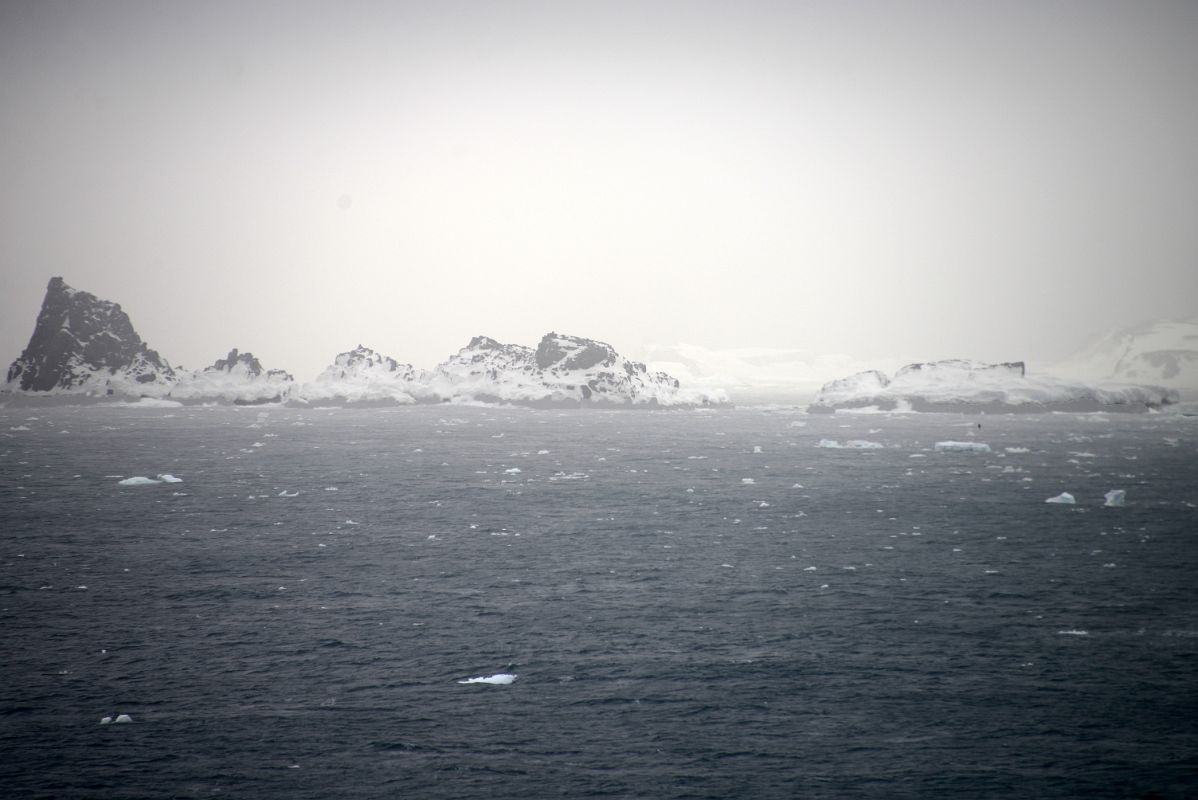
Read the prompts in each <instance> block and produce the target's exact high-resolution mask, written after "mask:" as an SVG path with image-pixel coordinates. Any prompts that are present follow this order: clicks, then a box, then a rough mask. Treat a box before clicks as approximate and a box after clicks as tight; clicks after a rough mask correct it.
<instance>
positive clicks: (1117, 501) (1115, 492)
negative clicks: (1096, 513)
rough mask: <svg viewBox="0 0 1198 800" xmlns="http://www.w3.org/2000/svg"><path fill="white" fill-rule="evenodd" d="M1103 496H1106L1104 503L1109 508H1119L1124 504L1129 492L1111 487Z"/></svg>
mask: <svg viewBox="0 0 1198 800" xmlns="http://www.w3.org/2000/svg"><path fill="white" fill-rule="evenodd" d="M1103 497H1105V498H1106V502H1105V503H1103V505H1104V506H1106V507H1108V508H1117V507H1119V506H1121V505H1123V502H1124V500H1125V499H1126V497H1127V492H1126V491H1124V490H1123V489H1111V490H1110V491H1109V492H1107V493H1106V494H1105V495H1103Z"/></svg>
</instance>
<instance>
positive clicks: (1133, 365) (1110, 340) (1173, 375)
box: [1053, 318, 1198, 397]
mask: <svg viewBox="0 0 1198 800" xmlns="http://www.w3.org/2000/svg"><path fill="white" fill-rule="evenodd" d="M1053 371H1054V372H1055V373H1058V374H1060V375H1065V376H1068V377H1070V378H1078V379H1082V380H1096V381H1108V382H1109V381H1117V382H1124V383H1139V382H1141V381H1143V382H1148V383H1152V384H1158V385H1161V386H1166V387H1169V388H1172V389H1178V390H1181V391H1182V392H1185V393H1186V394H1187V396H1190V397H1193V396H1198V318H1192V319H1181V320H1155V321H1152V322H1144V323H1141V324H1139V325H1132V326H1129V327H1125V328H1117V329H1114V330H1111V331H1107V332H1106V333H1104V334H1101V335H1099V336H1096V337H1095V338H1094V339H1092V340H1091V341H1090V342H1089V343H1087V344H1086V345H1084V346H1083V347H1081V348H1080V349H1079V350H1077V351H1076V352H1075V353H1074V354H1073V355H1071V356H1070V357H1069V358H1067V359H1065V360H1064V361H1063V362H1061V363H1059V364H1056V365H1055V366H1054V367H1053Z"/></svg>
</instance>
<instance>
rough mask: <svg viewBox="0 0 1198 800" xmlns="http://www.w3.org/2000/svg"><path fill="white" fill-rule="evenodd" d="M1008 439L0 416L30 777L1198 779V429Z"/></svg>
mask: <svg viewBox="0 0 1198 800" xmlns="http://www.w3.org/2000/svg"><path fill="white" fill-rule="evenodd" d="M982 423H983V427H982V428H981V429H980V430H979V429H978V428H977V427H976V419H974V418H969V417H963V416H956V415H906V416H904V415H895V416H885V415H853V416H842V415H838V416H830V417H808V416H805V415H802V414H799V413H796V412H794V411H792V410H787V409H763V408H759V409H743V410H728V411H718V412H706V413H699V412H660V413H657V412H654V413H646V412H615V411H594V410H580V411H544V410H539V411H532V410H519V409H499V408H473V407H453V406H441V407H421V408H407V409H396V410H380V409H371V410H344V409H342V410H320V409H313V410H294V409H282V408H278V409H274V408H272V409H251V408H241V409H236V408H145V407H120V406H111V407H91V408H60V409H46V410H29V409H0V531H2V533H0V626H2V629H0V630H2V634H3V660H2V663H0V787H2V788H0V794H3V796H5V797H14V798H41V797H45V798H100V797H112V798H118V797H119V798H175V797H184V798H191V797H236V798H342V797H344V798H423V797H430V798H527V797H549V798H586V797H617V798H618V797H645V798H674V797H677V798H682V797H691V798H726V797H737V798H756V797H762V798H765V797H771V798H772V797H779V798H780V797H877V798H892V797H917V798H927V797H1029V798H1052V797H1187V796H1194V795H1195V794H1198V680H1196V678H1198V676H1196V673H1195V667H1196V665H1198V659H1196V655H1198V582H1196V580H1195V577H1196V575H1198V572H1196V567H1198V509H1196V508H1195V504H1198V458H1196V454H1198V424H1196V423H1198V420H1194V419H1187V418H1182V417H1168V416H1165V415H1110V416H1106V415H1091V416H1087V415H1051V414H1050V415H1043V416H988V417H983V418H982ZM822 439H835V440H837V441H840V442H845V441H848V440H855V439H861V440H868V441H872V442H877V443H879V444H882V445H884V446H883V447H881V448H876V449H868V450H854V449H831V448H822V447H819V446H818V444H819V442H820V441H821V440H822ZM947 439H956V440H972V441H981V442H986V443H988V444H989V445H990V446H991V448H992V452H990V453H937V452H935V451H934V450H933V449H932V448H933V444H934V443H935V442H937V441H941V440H947ZM1006 448H1016V451H1015V452H1008V451H1007V450H1006ZM1024 448H1026V452H1023V451H1022V450H1023V449H1024ZM755 449H759V450H760V452H755ZM158 473H171V474H174V475H176V476H178V477H179V478H181V479H182V482H180V483H161V484H155V485H146V486H122V485H120V484H119V483H118V480H120V478H122V477H128V476H135V475H146V476H150V477H153V476H154V475H156V474H158ZM1112 488H1121V489H1125V490H1126V491H1127V505H1126V506H1125V507H1123V508H1104V507H1103V505H1102V501H1103V494H1104V493H1105V492H1106V491H1107V490H1109V489H1112ZM1062 491H1068V492H1071V493H1072V494H1073V495H1074V496H1075V497H1076V498H1077V503H1076V505H1073V506H1068V505H1053V504H1046V503H1045V502H1044V500H1045V499H1046V498H1048V497H1050V496H1053V495H1057V494H1059V493H1060V492H1062ZM504 671H510V672H514V673H516V674H517V675H518V678H517V680H516V681H515V682H514V683H512V684H510V685H507V686H491V685H463V684H459V683H458V681H460V680H463V679H466V678H469V677H473V676H480V675H489V674H492V673H496V672H504ZM120 713H126V714H129V715H131V717H132V719H133V722H132V723H131V724H121V725H117V724H113V725H100V720H101V718H102V717H105V716H114V715H116V714H120Z"/></svg>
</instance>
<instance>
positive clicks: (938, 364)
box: [879, 358, 1027, 385]
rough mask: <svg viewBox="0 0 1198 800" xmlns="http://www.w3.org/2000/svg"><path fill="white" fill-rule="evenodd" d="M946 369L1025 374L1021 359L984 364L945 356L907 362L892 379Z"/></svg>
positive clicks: (988, 373) (1013, 375) (1010, 375)
mask: <svg viewBox="0 0 1198 800" xmlns="http://www.w3.org/2000/svg"><path fill="white" fill-rule="evenodd" d="M946 371H956V372H960V373H969V374H972V375H1000V374H1001V375H1007V376H1009V377H1013V378H1022V377H1025V376H1026V375H1027V367H1026V366H1025V365H1024V363H1023V362H1022V361H1000V362H999V363H997V364H985V363H981V362H978V361H968V360H966V359H963V358H946V359H944V360H943V361H920V362H917V363H915V364H908V365H907V366H905V367H903V368H902V369H900V370H899V371H898V372H896V373H895V374H894V379H895V380H898V379H899V378H902V377H903V376H904V375H911V374H912V373H918V372H939V373H944V372H946ZM879 374H880V373H879ZM883 385H885V384H883Z"/></svg>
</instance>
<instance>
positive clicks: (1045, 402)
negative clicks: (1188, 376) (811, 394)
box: [808, 359, 1177, 412]
mask: <svg viewBox="0 0 1198 800" xmlns="http://www.w3.org/2000/svg"><path fill="white" fill-rule="evenodd" d="M1176 401H1177V392H1175V391H1173V390H1170V389H1166V388H1163V387H1159V386H1134V385H1122V386H1116V385H1111V386H1091V385H1088V384H1084V383H1079V382H1075V381H1066V380H1062V379H1060V378H1055V377H1052V376H1049V375H1040V376H1028V375H1027V374H1026V369H1025V367H1024V364H1023V362H1021V361H1016V362H1007V363H1002V364H985V363H981V362H977V361H967V360H961V359H952V360H947V361H932V362H927V363H919V364H909V365H907V366H905V367H903V368H902V369H900V370H899V371H898V372H897V373H895V376H894V378H891V379H888V378H887V377H886V376H885V375H884V374H882V373H880V372H877V371H872V370H871V371H869V372H862V373H858V374H857V375H851V376H849V377H847V378H842V379H840V380H836V381H832V382H831V383H828V384H826V385H825V386H824V387H823V388H822V389H820V391H819V393H818V394H817V395H816V396H815V400H814V401H813V402H812V404H811V405H810V407H809V409H808V410H809V411H812V412H832V411H836V410H838V409H852V408H868V407H876V408H878V409H881V410H895V409H909V410H912V411H997V412H1001V411H1103V410H1107V411H1133V410H1146V409H1149V408H1157V407H1160V406H1163V405H1167V404H1169V403H1173V402H1176Z"/></svg>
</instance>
